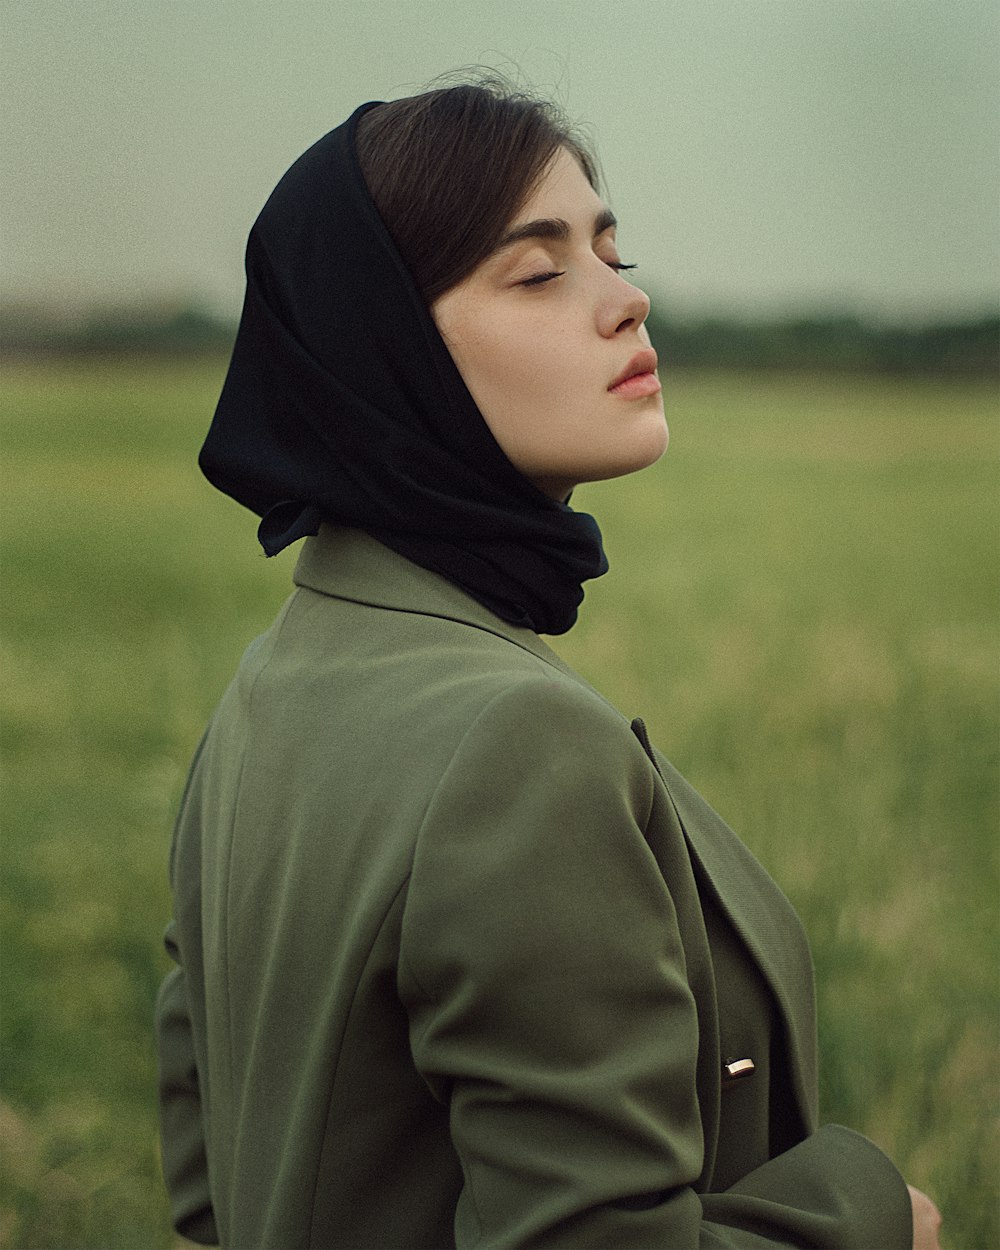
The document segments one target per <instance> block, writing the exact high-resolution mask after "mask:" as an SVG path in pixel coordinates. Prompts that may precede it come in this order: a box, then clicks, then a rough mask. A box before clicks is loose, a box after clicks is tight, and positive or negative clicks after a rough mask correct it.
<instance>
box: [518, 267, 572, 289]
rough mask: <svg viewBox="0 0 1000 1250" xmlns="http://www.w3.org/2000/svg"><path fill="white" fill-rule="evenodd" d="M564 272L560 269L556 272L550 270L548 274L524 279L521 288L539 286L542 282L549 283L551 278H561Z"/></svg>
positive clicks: (538, 274)
mask: <svg viewBox="0 0 1000 1250" xmlns="http://www.w3.org/2000/svg"><path fill="white" fill-rule="evenodd" d="M565 272H566V270H565V269H560V270H559V271H558V272H556V271H555V270H551V271H550V272H548V273H536V274H535V276H534V277H533V278H525V280H524V281H523V282H522V283H521V286H541V285H542V283H543V282H551V281H552V279H553V278H561V277H562V276H563V274H564V273H565Z"/></svg>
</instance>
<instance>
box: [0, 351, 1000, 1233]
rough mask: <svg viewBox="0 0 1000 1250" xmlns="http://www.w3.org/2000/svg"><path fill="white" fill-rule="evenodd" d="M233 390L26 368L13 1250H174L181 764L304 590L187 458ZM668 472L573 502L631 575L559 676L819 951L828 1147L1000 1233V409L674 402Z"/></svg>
mask: <svg viewBox="0 0 1000 1250" xmlns="http://www.w3.org/2000/svg"><path fill="white" fill-rule="evenodd" d="M223 371H224V365H223V364H221V363H208V364H199V365H175V366H152V365H140V364H135V365H110V364H108V365H98V364H95V365H86V366H83V365H80V366H69V365H66V366H58V367H55V366H54V367H50V368H47V369H46V370H45V371H42V370H40V369H30V370H29V369H23V370H20V369H16V368H9V369H8V371H7V374H6V379H5V383H4V386H3V399H4V411H5V414H6V415H5V417H4V424H3V429H2V434H0V439H2V447H3V456H4V462H5V469H4V471H3V481H2V507H3V513H4V549H3V559H2V566H0V576H2V588H3V599H4V616H5V621H4V633H3V653H2V654H3V670H4V684H5V692H4V709H5V710H4V713H3V718H2V731H3V749H4V759H5V783H4V794H3V802H2V809H0V818H2V826H3V920H2V924H3V928H2V931H0V938H2V947H0V956H2V978H3V980H2V1008H3V1010H2V1029H3V1034H2V1063H3V1102H2V1104H0V1170H2V1174H3V1182H4V1183H3V1199H2V1202H3V1205H2V1207H0V1244H2V1245H4V1246H9V1247H15V1248H17V1250H31V1248H34V1247H39V1248H40V1247H53V1248H56V1247H58V1248H60V1250H73V1248H78V1247H79V1248H83V1247H94V1248H98V1247H99V1248H101V1250H110V1248H111V1247H123V1248H128V1250H136V1248H138V1247H143V1248H145V1247H149V1248H151V1250H152V1248H154V1247H169V1246H172V1245H174V1244H176V1238H174V1237H173V1235H172V1234H171V1232H170V1230H169V1227H168V1224H167V1219H166V1212H165V1203H164V1200H163V1197H162V1195H161V1192H160V1184H159V1180H158V1172H157V1166H158V1165H157V1157H156V1128H155V1118H154V1103H153V1067H154V1057H153V1053H152V1044H151V1038H150V1029H149V1021H150V1012H151V1005H152V999H153V995H154V993H155V989H156V985H157V983H158V980H159V978H160V976H161V975H162V972H163V970H164V967H165V959H164V957H163V956H162V953H161V950H160V932H161V929H162V926H163V924H164V923H165V921H166V918H167V916H168V914H169V898H168V892H167V886H166V869H165V860H166V851H167V845H168V841H169V832H170V824H171V819H172V814H173V810H174V807H175V805H176V802H177V799H178V797H179V792H180V787H181V785H182V783H183V777H184V771H185V769H186V765H187V761H188V758H189V756H190V754H191V751H192V749H193V747H194V745H195V743H196V741H197V738H198V736H199V734H200V732H201V729H202V726H203V723H204V721H205V719H206V717H207V716H208V714H209V712H210V711H211V709H212V707H213V705H214V703H215V701H216V699H217V698H218V696H219V694H220V693H221V691H222V689H223V687H224V685H225V683H226V682H227V680H228V678H229V675H230V673H231V672H232V669H233V668H234V666H235V663H236V661H237V658H238V656H239V654H240V652H241V650H242V648H243V647H244V646H245V645H246V644H247V643H248V642H249V640H250V639H251V638H252V637H253V636H254V635H255V634H256V633H258V632H259V631H260V630H261V629H263V628H264V627H265V626H266V625H267V623H268V622H269V620H270V618H271V616H272V615H273V613H274V611H275V609H276V607H277V606H278V604H279V603H280V602H281V600H282V599H283V598H284V596H285V594H286V590H287V585H288V579H289V575H290V570H291V565H292V563H293V562H294V558H295V553H294V552H289V553H285V554H284V555H283V556H281V557H279V558H278V559H277V560H272V561H265V560H264V559H263V557H262V556H260V555H259V554H258V548H257V547H256V544H255V540H254V524H253V520H252V518H251V517H250V516H249V515H248V514H245V513H243V512H242V510H241V509H239V508H238V507H237V506H236V505H235V504H232V503H230V502H229V501H227V500H225V499H223V498H222V497H221V496H218V495H216V493H215V492H213V491H212V490H211V489H210V488H209V487H208V486H207V485H206V484H205V483H204V482H203V481H202V480H201V479H200V477H199V475H198V473H197V470H196V468H195V465H194V456H195V453H196V450H197V447H198V445H199V442H200V438H201V436H202V434H203V431H204V428H205V425H206V422H207V419H208V416H209V415H210V412H211V407H212V404H213V401H214V397H215V395H216V394H217V391H218V387H219V385H220V383H221V378H222V374H223ZM666 383H667V391H668V396H669V407H670V416H671V425H672V429H673V445H672V447H671V450H670V452H669V453H668V455H667V457H666V458H665V459H664V460H663V461H662V462H661V463H660V464H659V465H657V466H656V467H655V468H653V469H650V470H647V471H645V472H644V473H642V474H640V475H639V476H638V477H636V478H634V479H631V480H628V481H622V482H615V483H606V484H601V485H595V486H591V487H584V488H581V489H580V490H579V491H578V492H577V496H576V498H575V500H574V503H575V504H576V506H578V507H581V508H584V509H587V510H590V511H592V512H594V513H595V514H596V515H597V516H598V519H599V520H600V522H601V525H602V528H603V530H604V533H605V537H606V545H607V549H608V552H609V556H610V559H611V563H612V572H611V573H610V574H608V576H607V577H605V578H604V579H602V580H601V581H599V582H596V583H593V584H592V585H591V587H590V588H589V589H588V593H587V601H586V603H585V605H584V609H583V612H582V614H581V619H580V623H579V625H578V626H577V628H576V629H575V630H574V631H573V632H572V633H571V634H569V635H568V636H567V637H566V638H564V639H560V640H557V643H556V645H557V647H558V649H559V650H560V651H561V652H562V653H563V654H564V655H565V656H566V657H567V658H568V659H569V660H570V662H571V663H573V664H575V665H576V666H577V667H578V668H579V669H580V670H581V671H582V672H583V673H584V674H585V675H586V676H588V677H589V678H590V679H591V680H592V681H593V682H594V683H595V684H596V685H597V686H599V687H600V688H601V689H602V690H604V692H605V693H606V694H608V695H609V696H610V697H611V698H612V699H613V700H614V701H615V702H616V703H617V704H618V705H619V706H620V707H621V708H622V710H623V711H625V712H627V713H629V714H630V715H642V716H644V717H645V718H646V720H647V722H648V724H649V726H650V730H651V732H652V734H653V736H654V738H655V739H656V740H657V742H658V743H659V744H660V745H661V746H662V747H663V749H664V750H665V751H666V752H667V753H668V754H669V755H670V756H671V757H672V758H673V760H674V762H675V763H676V764H677V765H678V766H679V767H680V768H681V769H682V771H684V772H685V773H686V774H687V776H688V777H689V778H690V779H691V780H692V781H693V782H694V783H695V784H696V785H697V786H698V787H699V788H700V789H701V790H702V792H703V793H704V794H705V795H706V796H707V797H708V798H709V799H710V801H712V802H713V803H714V804H715V806H716V807H718V808H719V809H720V811H721V812H722V813H723V815H725V816H726V817H727V819H728V820H729V821H730V823H732V824H733V825H734V826H735V827H736V828H737V829H738V830H739V831H740V832H741V833H742V834H743V836H744V837H745V839H746V841H747V842H748V843H749V845H750V846H751V847H752V848H753V849H754V851H755V852H756V853H757V854H758V855H759V857H760V858H761V859H762V860H763V862H764V863H765V864H766V865H767V866H768V867H769V868H770V870H771V871H772V873H773V874H774V875H775V876H776V877H777V879H778V880H779V882H780V883H781V884H782V886H783V887H784V888H785V890H786V891H787V893H788V894H789V895H790V897H791V898H792V900H793V901H794V903H795V904H796V906H797V907H798V909H799V911H800V913H801V914H802V916H803V919H804V920H805V922H806V924H807V927H808V929H809V931H810V933H811V936H812V939H813V945H814V952H815V957H816V963H817V970H818V975H819V996H820V1029H821V1050H822V1063H821V1073H822V1097H823V1113H824V1118H826V1119H834V1120H839V1121H841V1122H844V1123H847V1124H850V1125H852V1126H854V1127H856V1128H859V1129H860V1130H862V1131H864V1132H867V1133H868V1134H870V1135H871V1136H872V1137H873V1138H875V1140H877V1141H878V1142H879V1143H880V1144H882V1145H883V1146H884V1147H885V1148H886V1149H888V1150H889V1152H890V1153H891V1154H892V1155H893V1157H894V1158H895V1159H896V1160H897V1162H898V1163H899V1164H900V1166H901V1167H902V1169H903V1171H904V1173H905V1174H906V1176H907V1178H908V1179H909V1180H911V1181H912V1182H913V1183H914V1184H916V1185H919V1186H920V1187H922V1188H925V1189H927V1190H928V1192H930V1193H931V1194H932V1195H933V1196H934V1197H935V1198H936V1200H937V1201H938V1203H939V1205H940V1206H941V1208H942V1210H943V1212H944V1216H945V1237H946V1245H947V1246H948V1247H949V1248H950V1250H959V1248H963V1247H964V1248H966V1250H987V1248H988V1247H992V1246H994V1245H996V1244H1000V1227H998V1225H997V1199H998V1189H997V1179H996V1177H997V1163H998V1159H1000V1143H998V1133H997V1117H996V1110H997V1103H998V1098H997V1095H998V1085H997V1075H996V1073H997V1062H996V1060H997V1040H998V1030H997V1024H998V1018H997V984H996V974H995V966H996V950H997V936H998V934H997V927H998V925H997V914H998V907H997V903H998V868H997V862H996V859H997V847H998V838H997V833H998V820H997V817H998V793H997V790H998V786H997V782H998V763H997V757H996V746H997V732H996V731H997V719H998V718H997V711H998V698H997V680H996V678H997V664H996V660H997V641H998V639H997V630H996V620H997V607H998V596H997V535H998V500H997V494H996V491H995V489H994V487H993V481H994V480H995V473H996V459H997V450H998V448H997V412H996V402H995V394H994V392H993V391H992V389H991V388H987V387H976V386H967V385H959V384H928V383H924V384H912V383H903V382H898V383H896V382H873V381H867V380H866V381H845V380H843V379H824V378H817V377H809V376H801V377H788V378H784V377H766V376H757V377H740V376H733V375H716V374H679V375H676V376H670V375H669V374H668V375H667V377H666Z"/></svg>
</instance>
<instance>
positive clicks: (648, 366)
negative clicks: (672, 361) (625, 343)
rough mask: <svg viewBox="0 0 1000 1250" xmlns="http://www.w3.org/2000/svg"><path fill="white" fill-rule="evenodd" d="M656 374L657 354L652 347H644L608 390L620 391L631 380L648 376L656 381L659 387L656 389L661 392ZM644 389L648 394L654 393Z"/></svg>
mask: <svg viewBox="0 0 1000 1250" xmlns="http://www.w3.org/2000/svg"><path fill="white" fill-rule="evenodd" d="M655 374H656V352H654V351H653V349H652V348H651V347H644V348H643V349H642V351H640V352H636V354H635V355H634V356H633V357H632V359H631V360H630V361H629V362H628V364H627V365H626V366H625V368H624V369H623V370H622V371H621V373H619V375H618V376H617V377H616V378H615V380H614V381H613V382H612V383H611V384H610V386H609V387H608V390H609V391H618V389H619V387H622V386H623V385H624V384H625V383H626V382H628V381H629V380H630V379H631V378H638V377H646V376H649V377H651V378H652V380H653V381H656V383H657V385H656V388H655V389H656V390H659V389H660V387H659V380H658V379H657V378H656V377H655ZM648 385H650V384H647V386H648ZM632 389H635V388H632ZM643 389H644V390H645V393H646V394H652V393H653V392H652V391H651V390H646V389H645V388H643Z"/></svg>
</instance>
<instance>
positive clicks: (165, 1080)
mask: <svg viewBox="0 0 1000 1250" xmlns="http://www.w3.org/2000/svg"><path fill="white" fill-rule="evenodd" d="M165 944H166V947H167V950H168V952H169V953H170V955H171V957H172V958H173V959H174V960H175V961H176V962H177V967H175V968H173V969H172V970H171V971H170V972H169V973H168V974H167V976H166V978H165V980H164V981H163V984H162V985H161V986H160V992H159V995H158V997H157V1000H156V1043H157V1054H158V1059H159V1067H158V1086H159V1100H160V1145H161V1153H162V1159H163V1177H164V1181H165V1183H166V1186H167V1193H168V1194H169V1196H170V1213H171V1218H172V1220H173V1224H174V1227H175V1228H176V1229H177V1231H178V1232H179V1233H180V1234H181V1235H182V1236H184V1237H187V1238H188V1240H190V1241H197V1242H201V1243H202V1244H203V1245H217V1244H218V1241H219V1235H218V1231H217V1229H216V1226H215V1215H214V1213H213V1211H212V1197H211V1194H210V1192H209V1187H208V1159H207V1155H206V1151H205V1129H204V1122H203V1119H202V1105H201V1096H200V1092H199V1086H198V1067H197V1064H196V1062H195V1054H194V1040H193V1035H192V1028H191V1018H190V1015H189V1014H188V1005H187V993H186V989H185V983H184V969H183V967H181V965H180V956H179V952H178V949H177V944H176V942H175V941H174V938H173V925H172V924H171V926H170V927H169V928H168V929H167V935H166V938H165Z"/></svg>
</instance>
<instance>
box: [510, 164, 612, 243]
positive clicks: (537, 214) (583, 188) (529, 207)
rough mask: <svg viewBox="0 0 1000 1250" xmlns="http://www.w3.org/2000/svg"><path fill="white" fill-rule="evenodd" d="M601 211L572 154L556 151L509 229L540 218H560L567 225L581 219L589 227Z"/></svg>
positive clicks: (601, 205) (602, 206)
mask: <svg viewBox="0 0 1000 1250" xmlns="http://www.w3.org/2000/svg"><path fill="white" fill-rule="evenodd" d="M605 207H606V206H605V203H604V201H603V200H602V199H601V197H600V196H599V195H598V194H597V192H596V191H595V190H594V188H593V187H592V186H591V185H590V182H589V181H588V179H587V175H586V174H585V173H584V172H583V169H582V168H581V166H580V162H579V161H578V160H577V159H576V157H575V156H574V155H573V154H572V152H570V151H568V150H567V149H566V148H559V150H558V151H557V152H556V154H555V156H553V158H552V160H551V162H550V163H549V166H548V168H547V169H546V171H545V173H544V174H543V175H542V177H541V179H540V180H539V182H538V183H537V185H536V186H535V189H534V191H532V193H531V195H530V196H529V197H528V199H527V200H525V202H524V204H523V205H522V207H521V210H520V212H519V213H518V214H517V216H516V217H515V218H514V220H513V221H512V222H511V225H512V226H519V225H523V224H524V223H525V222H528V221H534V220H536V219H537V218H542V217H561V218H562V219H563V220H565V221H567V222H569V223H570V224H571V225H575V224H577V223H576V219H577V218H581V219H586V223H587V224H588V225H589V224H590V222H592V221H593V220H594V218H595V217H596V216H597V215H598V214H600V213H601V212H602V211H604V210H605Z"/></svg>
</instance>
